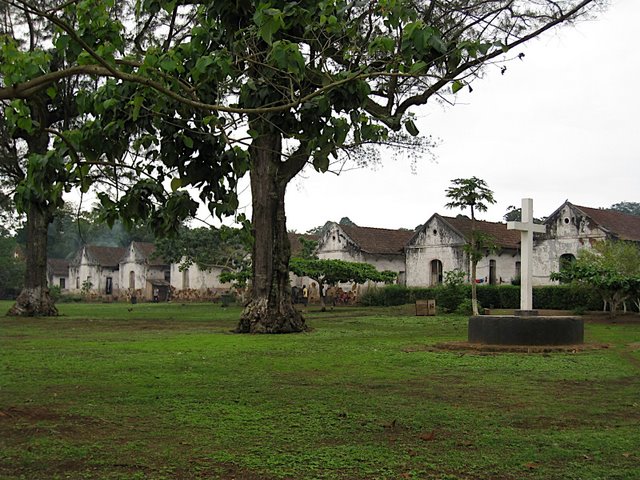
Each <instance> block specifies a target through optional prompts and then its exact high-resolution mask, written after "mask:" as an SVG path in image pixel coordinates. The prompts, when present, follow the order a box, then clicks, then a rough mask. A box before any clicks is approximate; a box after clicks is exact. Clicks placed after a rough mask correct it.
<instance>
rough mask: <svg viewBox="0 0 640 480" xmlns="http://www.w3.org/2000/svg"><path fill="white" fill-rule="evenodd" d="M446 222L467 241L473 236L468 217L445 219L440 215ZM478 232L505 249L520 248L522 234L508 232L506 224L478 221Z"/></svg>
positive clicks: (515, 231) (512, 231)
mask: <svg viewBox="0 0 640 480" xmlns="http://www.w3.org/2000/svg"><path fill="white" fill-rule="evenodd" d="M438 216H439V217H440V218H441V219H442V220H443V221H444V222H446V223H448V224H449V225H450V226H451V227H452V228H453V229H454V230H457V231H458V232H459V233H460V234H462V236H464V238H465V239H467V240H468V239H469V236H470V235H471V227H472V221H471V219H470V218H468V217H464V216H459V217H443V216H442V215H438ZM475 228H476V230H479V231H481V232H483V233H486V234H488V235H491V236H492V237H493V238H494V239H495V241H496V243H497V244H498V245H499V246H501V247H503V248H516V249H517V248H520V232H519V231H517V230H507V224H506V223H496V222H485V221H483V220H476V224H475Z"/></svg>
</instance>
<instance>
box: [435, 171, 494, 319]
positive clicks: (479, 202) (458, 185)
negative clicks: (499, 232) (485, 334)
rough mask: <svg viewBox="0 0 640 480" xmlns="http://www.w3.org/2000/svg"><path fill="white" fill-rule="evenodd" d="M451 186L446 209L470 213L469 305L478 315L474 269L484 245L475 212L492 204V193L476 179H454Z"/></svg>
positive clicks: (468, 244)
mask: <svg viewBox="0 0 640 480" xmlns="http://www.w3.org/2000/svg"><path fill="white" fill-rule="evenodd" d="M451 183H452V184H453V186H451V187H449V188H447V190H446V196H447V198H450V199H451V201H450V202H449V203H447V204H445V207H447V208H467V207H468V208H469V209H470V211H471V236H470V238H469V239H468V243H467V249H466V250H467V254H468V255H469V260H470V262H471V305H472V307H473V314H474V315H478V292H477V288H476V269H477V267H478V262H479V261H480V259H481V258H482V247H483V244H484V243H485V242H484V241H483V236H482V235H480V234H479V233H480V232H476V228H475V227H476V211H477V212H486V211H487V204H494V203H496V201H495V200H494V198H493V192H492V191H491V190H490V189H489V187H487V183H486V182H485V181H484V180H482V179H480V178H477V177H471V178H456V179H454V180H451Z"/></svg>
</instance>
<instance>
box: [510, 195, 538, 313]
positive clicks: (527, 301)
mask: <svg viewBox="0 0 640 480" xmlns="http://www.w3.org/2000/svg"><path fill="white" fill-rule="evenodd" d="M521 218H522V221H521V222H507V229H508V230H520V259H521V263H520V310H524V311H527V310H533V292H532V288H531V287H532V285H531V283H532V279H533V268H532V263H533V234H534V233H544V232H546V231H547V229H546V227H545V226H544V225H537V224H535V223H533V199H531V198H523V199H522V217H521Z"/></svg>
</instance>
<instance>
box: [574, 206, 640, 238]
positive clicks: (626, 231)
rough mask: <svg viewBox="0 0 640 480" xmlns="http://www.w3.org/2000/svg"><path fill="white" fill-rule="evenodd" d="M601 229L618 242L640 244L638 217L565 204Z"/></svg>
mask: <svg viewBox="0 0 640 480" xmlns="http://www.w3.org/2000/svg"><path fill="white" fill-rule="evenodd" d="M565 203H566V204H569V205H571V206H573V207H574V208H575V209H577V210H578V211H581V212H582V213H584V214H585V215H586V216H587V217H589V218H590V219H591V220H593V221H594V222H595V223H597V224H598V226H599V227H602V228H603V229H604V230H606V231H607V232H608V233H610V234H611V235H613V236H614V237H617V238H619V239H620V240H631V241H634V242H640V217H639V216H637V215H629V214H628V213H622V212H618V211H617V210H607V209H601V208H590V207H580V206H578V205H573V204H571V203H570V202H565Z"/></svg>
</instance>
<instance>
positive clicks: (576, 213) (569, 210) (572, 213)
mask: <svg viewBox="0 0 640 480" xmlns="http://www.w3.org/2000/svg"><path fill="white" fill-rule="evenodd" d="M545 226H546V228H547V232H546V234H544V235H540V236H536V242H535V244H534V247H533V284H534V285H546V284H549V283H552V282H551V281H550V280H549V275H550V274H551V273H553V272H557V271H559V270H560V269H561V268H562V266H563V265H564V264H566V263H569V262H571V261H573V260H574V259H575V258H576V257H577V255H578V252H579V251H580V250H581V249H584V248H591V246H592V245H593V244H594V243H596V242H598V241H602V240H625V241H633V242H639V243H640V217H638V216H636V215H628V214H626V213H622V212H618V211H616V210H606V209H600V208H590V207H581V206H577V205H573V204H572V203H571V202H569V201H566V202H564V203H563V204H562V205H561V206H560V207H559V208H558V209H557V210H556V211H555V212H553V213H552V214H551V215H549V217H548V218H547V219H546V221H545Z"/></svg>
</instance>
